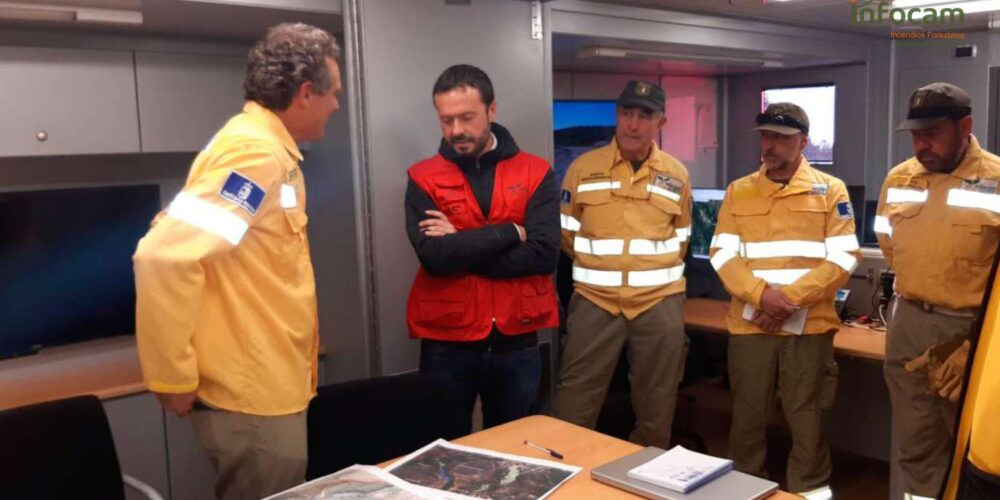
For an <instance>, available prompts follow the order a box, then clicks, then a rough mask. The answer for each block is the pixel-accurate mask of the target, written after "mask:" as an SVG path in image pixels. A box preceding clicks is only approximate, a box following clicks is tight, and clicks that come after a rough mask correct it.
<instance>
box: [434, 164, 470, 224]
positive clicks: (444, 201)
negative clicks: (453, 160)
mask: <svg viewBox="0 0 1000 500" xmlns="http://www.w3.org/2000/svg"><path fill="white" fill-rule="evenodd" d="M433 182H434V204H435V205H437V207H438V209H439V210H441V212H443V213H444V214H445V215H446V216H448V220H449V221H450V222H451V223H452V225H454V226H455V227H456V228H464V227H468V224H467V221H468V217H469V204H468V203H467V202H466V196H465V183H464V182H462V180H461V179H451V178H447V177H445V178H437V179H434V181H433Z"/></svg>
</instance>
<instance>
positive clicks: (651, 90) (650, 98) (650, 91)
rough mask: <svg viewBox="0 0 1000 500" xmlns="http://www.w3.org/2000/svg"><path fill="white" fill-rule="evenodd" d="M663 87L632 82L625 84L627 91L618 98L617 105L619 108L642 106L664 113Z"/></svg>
mask: <svg viewBox="0 0 1000 500" xmlns="http://www.w3.org/2000/svg"><path fill="white" fill-rule="evenodd" d="M665 99H666V96H665V95H664V94H663V87H660V86H659V85H657V84H655V83H649V82H640V81H639V80H632V81H630V82H628V83H626V84H625V90H622V94H621V95H620V96H618V101H617V102H616V104H617V105H618V106H619V107H627V106H640V107H643V108H646V109H648V110H651V111H661V112H662V111H663V110H664V100H665Z"/></svg>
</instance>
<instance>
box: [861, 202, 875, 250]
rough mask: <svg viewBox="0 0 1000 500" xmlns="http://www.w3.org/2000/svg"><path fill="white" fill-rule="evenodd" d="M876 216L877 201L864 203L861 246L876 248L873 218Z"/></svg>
mask: <svg viewBox="0 0 1000 500" xmlns="http://www.w3.org/2000/svg"><path fill="white" fill-rule="evenodd" d="M877 215H878V201H877V200H870V201H868V200H866V201H865V224H864V226H865V229H864V233H863V236H864V238H863V239H862V240H861V246H865V247H872V248H877V247H878V238H876V237H875V217H876V216H877Z"/></svg>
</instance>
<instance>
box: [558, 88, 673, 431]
mask: <svg viewBox="0 0 1000 500" xmlns="http://www.w3.org/2000/svg"><path fill="white" fill-rule="evenodd" d="M617 104H618V105H617V111H616V114H617V120H616V122H617V124H616V128H615V139H614V140H613V141H612V142H611V144H609V145H607V146H605V147H602V148H599V149H596V150H594V151H590V152H588V153H586V154H584V155H583V156H581V157H579V158H578V159H577V160H576V161H574V162H573V164H572V165H571V166H570V168H569V171H568V172H567V174H566V177H565V178H564V182H563V191H562V204H561V207H562V215H561V217H562V249H563V251H564V252H565V253H566V254H567V255H568V256H569V257H570V258H571V259H572V260H573V280H574V289H575V293H574V294H573V297H572V299H571V300H570V304H569V308H568V317H567V324H566V330H567V335H566V338H565V339H564V340H565V343H564V348H563V353H562V359H561V366H560V373H559V383H558V385H557V387H556V393H555V397H554V401H553V411H554V413H555V415H556V417H558V418H561V419H563V420H567V421H569V422H573V423H575V424H577V425H581V426H584V427H589V428H593V427H594V426H595V425H596V423H597V417H598V414H599V413H600V409H601V405H602V404H603V402H604V397H605V394H606V393H607V390H608V384H609V383H610V381H611V377H612V375H613V374H614V370H615V366H616V365H617V363H618V358H619V354H620V353H621V350H622V347H623V346H626V345H627V347H628V359H629V365H630V370H631V371H630V380H631V385H632V406H633V408H634V410H635V414H636V417H637V422H636V428H635V429H634V430H633V432H632V434H631V436H630V439H631V440H632V441H633V442H636V443H639V444H642V445H651V446H659V447H661V448H665V447H667V446H668V445H669V442H670V427H671V424H672V421H673V415H674V407H675V403H676V399H677V385H678V383H679V382H680V380H681V376H682V375H683V372H684V356H685V354H686V350H687V338H686V337H685V335H684V317H683V316H684V312H683V304H684V290H685V281H684V260H683V256H684V253H685V251H686V250H687V242H688V233H689V230H690V227H691V186H690V183H689V180H688V173H687V170H686V169H685V168H684V165H682V164H681V163H680V162H679V161H677V160H676V159H675V158H673V157H672V156H670V155H669V154H667V153H665V152H663V151H661V150H660V149H659V148H658V147H657V146H656V142H655V140H654V138H655V137H656V134H657V133H658V132H659V130H660V129H661V128H662V127H663V125H664V124H665V123H666V118H664V116H663V111H664V93H663V89H662V88H660V87H659V86H658V85H656V84H653V83H646V82H639V81H631V82H629V83H628V84H627V85H626V86H625V89H624V91H623V92H622V94H621V96H620V97H619V98H618V102H617Z"/></svg>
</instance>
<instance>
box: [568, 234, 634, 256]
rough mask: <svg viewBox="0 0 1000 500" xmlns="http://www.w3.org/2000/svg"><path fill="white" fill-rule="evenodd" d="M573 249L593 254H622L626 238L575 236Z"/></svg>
mask: <svg viewBox="0 0 1000 500" xmlns="http://www.w3.org/2000/svg"><path fill="white" fill-rule="evenodd" d="M573 251H574V252H579V253H589V254H592V255H621V254H622V253H623V252H625V240H590V239H587V238H583V237H581V236H577V237H576V238H573Z"/></svg>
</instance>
